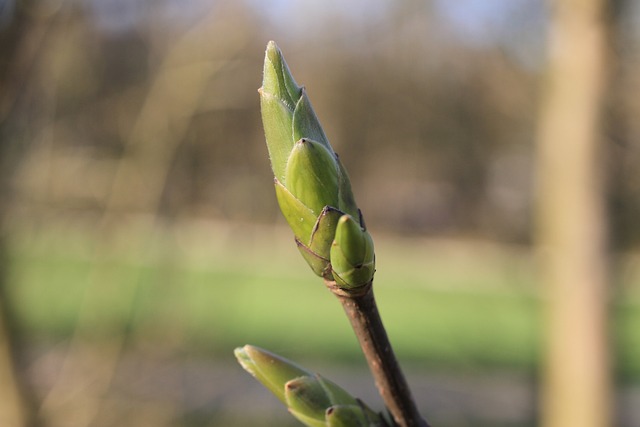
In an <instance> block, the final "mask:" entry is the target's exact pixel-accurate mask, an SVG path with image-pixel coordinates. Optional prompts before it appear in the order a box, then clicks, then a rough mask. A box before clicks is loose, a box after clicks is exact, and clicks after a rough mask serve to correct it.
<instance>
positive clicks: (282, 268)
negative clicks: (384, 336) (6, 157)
mask: <svg viewBox="0 0 640 427" xmlns="http://www.w3.org/2000/svg"><path fill="white" fill-rule="evenodd" d="M281 231H282V233H278V232H273V230H271V231H268V232H264V231H261V232H258V231H256V232H254V233H253V234H251V235H250V236H249V235H247V236H240V237H239V238H238V239H236V241H235V243H233V244H232V245H231V246H229V245H230V244H228V243H226V241H225V239H223V238H222V236H221V235H222V234H224V233H222V232H221V231H220V230H217V231H216V230H212V231H211V233H212V234H211V235H209V236H208V237H207V233H193V234H202V235H201V237H200V240H201V241H200V243H199V244H191V243H188V244H186V245H182V246H181V245H179V244H178V243H176V241H175V240H171V239H168V238H162V239H154V240H153V242H154V243H153V244H150V245H149V246H150V247H152V248H153V250H151V251H149V252H147V253H146V254H145V256H144V257H140V256H139V254H138V252H136V251H135V250H131V247H127V248H122V247H118V248H116V246H117V245H115V244H114V245H113V246H110V247H108V248H107V249H106V250H105V249H104V248H103V249H102V252H101V254H102V255H101V256H100V257H96V258H95V259H94V258H92V257H91V256H89V255H88V254H90V253H91V250H90V249H89V248H91V247H92V246H94V245H95V244H96V242H95V241H94V240H93V239H94V238H93V237H91V235H90V234H85V233H80V232H78V234H76V235H74V234H73V233H69V232H65V233H59V232H54V233H48V234H47V233H40V234H38V235H37V237H36V238H35V239H25V238H18V237H16V238H14V239H12V242H13V244H12V245H11V251H10V254H9V258H10V266H11V269H10V272H11V275H10V281H9V282H10V283H9V291H10V296H11V298H12V299H13V302H14V307H15V310H16V314H17V315H18V316H19V320H20V322H21V324H22V326H23V328H24V330H25V332H26V333H27V339H38V340H45V341H46V340H59V339H65V338H68V337H69V336H70V335H71V334H72V333H73V331H74V328H75V327H76V324H77V321H78V318H79V312H80V309H81V306H83V304H84V305H85V307H84V312H85V314H84V315H83V317H82V319H83V322H90V323H91V324H90V325H85V326H90V330H91V331H92V334H93V337H94V339H96V340H99V339H101V337H108V336H110V335H109V334H113V333H114V328H115V330H116V331H117V332H118V333H124V331H125V330H126V331H128V332H129V333H130V334H132V336H133V337H138V338H140V339H144V340H146V341H152V342H155V343H157V344H158V345H162V343H165V342H167V341H169V342H173V341H171V340H172V339H174V338H175V336H176V335H179V336H180V337H181V338H180V344H179V345H181V346H185V347H186V349H187V350H188V351H193V352H202V353H205V354H210V355H213V356H216V357H224V358H230V357H231V356H230V355H229V353H230V351H229V349H233V348H235V347H237V346H238V345H242V344H243V343H246V342H251V343H255V344H256V345H260V346H263V347H266V348H270V349H274V351H282V352H286V354H287V355H289V356H290V357H291V358H293V359H297V358H298V359H302V358H312V359H325V360H326V359H333V360H341V361H358V363H360V362H361V357H362V356H361V354H360V349H359V347H358V345H357V343H356V340H355V337H354V336H353V333H352V331H351V329H350V328H349V326H348V322H347V320H346V319H345V318H344V316H343V315H342V313H340V311H341V308H340V306H339V304H336V303H335V301H334V298H333V297H332V296H331V295H330V293H329V292H328V291H327V290H326V289H325V288H324V286H323V285H322V283H319V282H318V281H317V278H316V277H314V276H313V275H309V274H308V267H307V266H306V265H305V263H304V261H302V260H301V259H300V258H299V254H298V253H297V251H296V250H295V248H294V247H292V246H293V245H291V241H290V239H289V238H288V237H289V236H288V230H281ZM124 234H128V235H130V236H134V237H135V234H134V233H124ZM167 234H168V235H170V233H167ZM274 235H275V236H277V238H276V239H275V243H273V242H274V240H273V236H274ZM282 236H285V237H284V238H283V237H282ZM113 240H114V241H117V239H115V238H114V239H113ZM138 240H140V239H138ZM142 240H143V241H144V239H142ZM202 241H205V242H210V243H203V242H202ZM267 241H270V242H272V243H273V245H274V246H273V247H271V248H270V247H269V246H268V243H267ZM27 242H28V243H27ZM279 242H280V243H279ZM203 245H205V246H204V248H203V249H202V252H197V251H196V252H195V253H194V252H186V251H183V250H182V249H181V248H182V247H183V246H184V247H196V248H198V247H203ZM285 246H286V249H284V248H285ZM376 246H377V248H378V249H377V252H378V254H379V259H380V260H381V261H380V263H379V268H380V271H379V272H378V273H377V275H376V293H377V294H378V296H379V300H380V310H381V312H382V314H383V316H384V318H385V325H386V327H387V330H388V333H389V335H390V336H391V337H392V340H393V343H394V347H395V348H396V352H397V353H398V355H399V357H400V358H401V359H402V360H403V361H406V362H410V363H415V364H419V365H420V366H422V367H425V368H428V367H438V368H439V369H446V368H451V369H456V370H460V369H468V370H469V371H473V370H476V369H483V368H514V369H527V370H530V369H535V367H536V363H537V362H536V360H537V358H538V353H539V344H540V343H539V332H540V324H539V317H540V316H539V315H540V313H539V310H540V304H539V298H538V297H536V295H535V292H534V290H535V287H534V284H533V274H532V271H533V270H532V267H531V265H530V261H529V259H528V256H527V254H526V252H525V253H522V251H519V250H515V249H517V248H515V249H514V248H511V249H509V248H497V247H491V246H487V245H478V244H463V243H459V244H458V243H452V242H428V241H423V240H418V239H416V240H407V239H402V240H401V241H400V240H398V238H389V237H387V238H384V237H383V238H380V239H377V240H376ZM239 253H243V254H245V257H244V259H241V257H238V256H237V254H239ZM208 254H212V255H211V257H209V256H208ZM264 254H269V257H265V256H264ZM264 258H268V259H264ZM95 260H97V261H95ZM405 264H412V265H414V266H415V267H414V268H412V269H408V268H403V266H404V265H405ZM90 283H91V284H92V285H91V286H89V284H90ZM267 288H268V289H269V292H266V291H265V289H267ZM614 320H615V336H614V338H615V341H616V343H617V347H618V351H619V356H618V358H619V366H620V372H621V374H622V375H623V376H624V378H626V379H628V380H638V379H640V341H638V334H637V331H638V330H640V304H639V303H638V301H637V300H636V301H633V300H631V299H626V300H625V301H624V302H622V303H620V304H617V305H616V313H615V316H614ZM281 330H287V331H288V332H287V334H274V333H273V331H281ZM308 331H313V333H312V334H309V332H308ZM167 337H170V338H167Z"/></svg>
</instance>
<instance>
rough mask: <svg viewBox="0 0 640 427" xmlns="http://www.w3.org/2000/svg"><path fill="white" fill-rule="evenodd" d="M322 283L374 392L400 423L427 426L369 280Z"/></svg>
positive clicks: (412, 426)
mask: <svg viewBox="0 0 640 427" xmlns="http://www.w3.org/2000/svg"><path fill="white" fill-rule="evenodd" d="M325 285H326V286H327V288H329V290H330V291H331V292H332V293H333V294H334V295H335V296H336V297H337V298H338V300H339V301H340V303H341V304H342V307H343V308H344V311H345V313H346V314H347V317H348V318H349V321H350V322H351V326H352V327H353V330H354V332H355V334H356V337H357V338H358V342H359V343H360V347H361V348H362V352H363V353H364V357H365V358H366V359H367V363H368V364H369V369H370V370H371V373H372V374H373V377H374V379H375V382H376V387H377V388H378V392H379V393H380V395H381V396H382V399H383V400H384V403H385V405H386V406H387V408H388V410H389V412H390V413H391V415H392V416H393V419H394V420H395V422H396V423H397V424H398V425H399V426H400V427H430V426H429V424H428V423H427V422H426V421H425V420H424V419H423V418H422V417H421V416H420V413H419V412H418V409H417V407H416V404H415V401H414V399H413V396H412V395H411V390H410V389H409V386H408V384H407V381H406V380H405V378H404V374H403V373H402V370H401V369H400V365H399V364H398V360H397V359H396V356H395V354H394V352H393V348H392V347H391V343H390V342H389V338H388V337H387V332H386V330H385V328H384V325H383V324H382V319H381V318H380V313H379V312H378V307H377V305H376V300H375V297H374V295H373V286H372V282H369V283H368V284H367V285H365V286H363V287H361V288H356V289H352V290H348V291H347V290H345V289H342V288H340V287H338V286H337V285H336V283H335V282H333V281H328V280H327V281H325Z"/></svg>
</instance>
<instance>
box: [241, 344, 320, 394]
mask: <svg viewBox="0 0 640 427" xmlns="http://www.w3.org/2000/svg"><path fill="white" fill-rule="evenodd" d="M234 354H235V356H236V359H238V362H239V363H240V365H241V366H242V367H243V368H244V370H245V371H247V372H249V373H250V374H251V375H253V376H254V377H255V378H256V379H257V380H258V381H260V382H261V383H262V385H264V386H265V387H266V388H268V389H269V391H271V393H273V394H274V395H275V396H276V397H277V398H278V399H280V400H281V401H282V402H283V403H285V404H286V403H287V402H286V399H285V384H286V383H287V382H288V381H291V380H292V379H294V378H298V377H301V376H310V375H313V374H312V373H311V372H309V371H307V370H306V369H304V368H302V367H300V366H298V365H297V364H295V363H293V362H291V361H289V360H287V359H285V358H283V357H280V356H278V355H277V354H274V353H271V352H270V351H267V350H264V349H261V348H259V347H255V346H252V345H245V346H244V347H241V348H236V349H235V351H234Z"/></svg>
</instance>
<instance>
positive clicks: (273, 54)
mask: <svg viewBox="0 0 640 427" xmlns="http://www.w3.org/2000/svg"><path fill="white" fill-rule="evenodd" d="M265 57H266V58H268V59H269V61H271V62H272V63H276V62H279V61H280V60H282V52H280V48H279V47H278V45H277V44H276V42H274V41H273V40H270V41H269V43H267V51H266V53H265Z"/></svg>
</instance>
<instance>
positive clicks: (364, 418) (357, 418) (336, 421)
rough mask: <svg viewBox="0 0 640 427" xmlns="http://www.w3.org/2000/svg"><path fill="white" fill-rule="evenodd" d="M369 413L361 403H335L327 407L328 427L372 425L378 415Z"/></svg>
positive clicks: (362, 426)
mask: <svg viewBox="0 0 640 427" xmlns="http://www.w3.org/2000/svg"><path fill="white" fill-rule="evenodd" d="M368 415H369V414H367V411H366V410H365V409H363V408H362V407H361V406H359V405H335V406H332V407H331V408H329V409H327V412H326V415H325V421H326V426H327V427H371V426H377V425H381V424H375V423H374V421H373V420H377V418H378V417H377V416H375V415H373V414H371V415H369V416H368Z"/></svg>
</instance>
